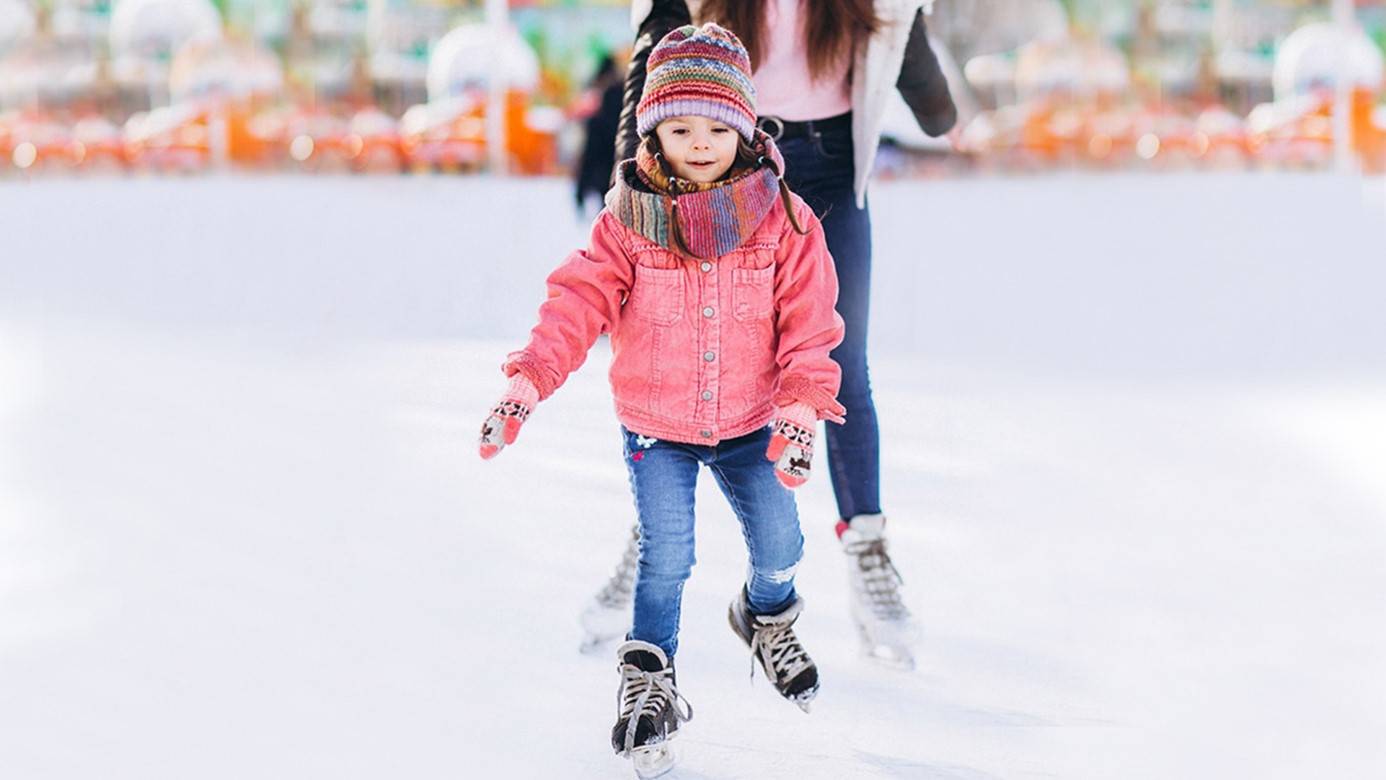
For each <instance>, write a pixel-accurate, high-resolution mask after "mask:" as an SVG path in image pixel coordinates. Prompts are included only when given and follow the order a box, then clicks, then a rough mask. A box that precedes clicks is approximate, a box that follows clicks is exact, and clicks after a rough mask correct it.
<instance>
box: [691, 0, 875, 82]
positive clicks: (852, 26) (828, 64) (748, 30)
mask: <svg viewBox="0 0 1386 780" xmlns="http://www.w3.org/2000/svg"><path fill="white" fill-rule="evenodd" d="M785 1H787V2H797V0H785ZM805 5H806V6H807V10H808V18H807V19H806V20H805V22H804V33H805V38H806V40H805V41H804V46H805V47H806V49H807V50H808V64H809V73H811V74H812V75H813V77H814V78H818V77H819V76H822V75H823V74H825V73H828V72H829V71H831V70H832V69H833V67H834V66H835V65H837V64H838V63H839V62H841V61H842V58H843V57H850V56H852V40H853V38H854V37H855V36H857V35H863V36H866V35H871V34H872V33H874V32H876V31H877V30H879V29H880V27H881V24H882V23H883V22H882V21H881V18H880V17H879V16H877V15H876V8H875V6H874V5H873V3H872V2H871V0H808V2H807V3H806V4H805ZM698 16H699V17H700V18H699V19H698V21H699V22H700V23H701V22H716V23H718V24H720V25H722V26H723V27H725V28H727V29H728V30H731V31H732V32H734V33H736V37H738V38H740V39H741V42H742V43H743V44H745V46H746V51H747V52H748V53H749V54H750V55H751V69H752V70H755V69H756V68H758V67H760V58H761V56H762V55H763V54H764V53H765V48H764V36H765V32H766V30H765V3H764V2H760V1H759V0H703V4H702V6H701V7H700V8H699V10H698Z"/></svg>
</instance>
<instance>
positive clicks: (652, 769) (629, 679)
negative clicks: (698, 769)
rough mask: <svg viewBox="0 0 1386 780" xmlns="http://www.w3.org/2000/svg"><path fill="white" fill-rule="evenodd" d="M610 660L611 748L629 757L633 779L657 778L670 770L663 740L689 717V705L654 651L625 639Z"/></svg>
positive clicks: (671, 763) (660, 653) (668, 752)
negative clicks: (617, 679) (613, 683)
mask: <svg viewBox="0 0 1386 780" xmlns="http://www.w3.org/2000/svg"><path fill="white" fill-rule="evenodd" d="M616 658H617V661H618V665H617V671H619V672H620V673H621V687H620V688H619V689H618V690H617V692H616V706H617V717H616V725H615V726H613V727H612V729H611V746H612V747H613V748H614V749H615V750H616V752H617V754H619V755H621V756H622V757H625V758H629V759H631V761H632V763H634V765H635V774H636V775H638V776H639V777H641V778H651V777H659V776H660V775H662V774H664V773H665V772H668V771H669V770H670V769H672V768H673V766H674V761H675V760H676V757H675V756H674V753H673V751H672V750H671V749H670V745H669V740H670V739H673V738H674V737H675V736H676V735H677V734H678V731H679V723H681V722H683V721H688V720H692V719H693V706H692V705H691V704H689V703H688V700H687V699H685V698H683V697H682V696H680V695H679V692H678V688H676V687H675V681H674V667H673V665H672V664H670V663H669V659H668V658H667V657H666V656H665V655H664V651H663V650H661V649H659V647H657V646H655V645H652V644H650V643H649V642H641V641H639V640H631V641H628V642H626V643H624V644H622V645H621V646H620V647H619V648H617V650H616ZM680 703H682V705H683V706H682V708H680V706H679V704H680Z"/></svg>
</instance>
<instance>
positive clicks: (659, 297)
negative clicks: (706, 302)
mask: <svg viewBox="0 0 1386 780" xmlns="http://www.w3.org/2000/svg"><path fill="white" fill-rule="evenodd" d="M630 308H631V312H632V313H634V314H635V316H636V317H638V318H640V319H642V320H644V321H646V322H651V323H654V324H656V325H673V324H674V323H675V322H678V321H679V318H680V317H682V316H683V270H682V269H679V268H650V267H648V266H643V265H637V266H636V267H635V284H634V285H633V289H632V290H631V293H630Z"/></svg>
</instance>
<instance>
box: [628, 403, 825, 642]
mask: <svg viewBox="0 0 1386 780" xmlns="http://www.w3.org/2000/svg"><path fill="white" fill-rule="evenodd" d="M621 433H622V434H623V435H624V436H625V459H626V468H628V469H629V470H630V487H631V492H632V493H634V494H635V509H636V512H637V513H638V514H639V517H640V563H639V566H638V567H637V568H636V573H635V620H634V624H633V625H632V627H631V632H630V638H631V639H639V640H642V641H645V642H649V643H651V644H654V645H658V646H659V647H660V649H662V650H664V652H665V653H666V654H667V655H668V656H669V658H670V659H672V658H673V657H674V653H675V651H677V650H678V637H679V613H680V605H681V603H682V600H683V586H684V583H686V582H687V581H688V576H689V574H690V573H691V572H692V570H693V564H694V562H695V560H694V554H693V493H694V487H695V486H696V485H697V481H698V472H699V471H700V470H701V468H702V467H703V466H707V467H708V468H709V469H710V470H711V471H712V476H713V478H714V479H715V480H716V481H717V486H718V487H720V488H721V489H722V493H723V494H724V495H725V496H726V497H727V500H728V501H730V502H731V506H732V511H734V512H735V513H736V517H737V519H738V520H740V521H741V532H742V535H743V536H744V537H745V539H746V550H747V552H749V553H750V567H749V571H748V573H747V577H746V587H747V592H748V593H749V595H750V599H749V601H750V607H751V612H752V613H754V614H757V615H772V614H775V613H777V612H780V611H781V610H783V609H784V608H785V607H788V606H789V605H790V604H792V603H793V602H794V601H795V599H796V598H797V596H796V595H795V592H794V570H795V569H796V568H797V567H798V565H799V558H800V557H802V555H803V551H804V537H803V534H801V533H800V532H799V513H798V510H796V509H795V506H794V494H793V493H791V492H790V491H789V489H788V488H786V487H784V486H783V485H781V484H780V482H779V480H777V479H775V467H774V464H773V463H771V462H770V461H768V460H766V459H765V448H766V447H767V446H768V445H769V443H770V428H769V427H765V428H762V429H760V430H759V431H756V432H755V433H751V434H748V435H746V436H742V437H740V438H736V439H728V440H726V441H723V442H721V443H719V444H717V445H716V446H712V447H705V446H699V445H695V444H679V443H677V442H670V441H663V440H656V439H651V438H647V437H645V436H641V435H640V434H637V433H632V432H631V431H628V430H626V429H625V428H624V427H622V428H621ZM733 595H734V594H733V593H728V594H727V597H728V599H729V600H730V598H731V597H732V596H733Z"/></svg>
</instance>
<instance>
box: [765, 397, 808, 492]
mask: <svg viewBox="0 0 1386 780" xmlns="http://www.w3.org/2000/svg"><path fill="white" fill-rule="evenodd" d="M817 430H818V412H817V410H815V409H814V408H813V407H812V406H809V405H808V404H806V403H793V404H790V405H789V406H782V407H780V408H779V409H776V410H775V421H774V422H773V423H771V427H770V446H769V447H768V448H766V450H765V457H766V458H767V459H769V460H773V461H774V462H775V476H776V477H778V478H779V480H780V482H781V483H782V484H783V485H784V486H785V487H788V488H796V487H799V486H800V485H802V484H804V483H805V482H807V481H808V478H809V469H810V467H811V466H812V464H813V437H814V432H815V431H817Z"/></svg>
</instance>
